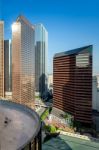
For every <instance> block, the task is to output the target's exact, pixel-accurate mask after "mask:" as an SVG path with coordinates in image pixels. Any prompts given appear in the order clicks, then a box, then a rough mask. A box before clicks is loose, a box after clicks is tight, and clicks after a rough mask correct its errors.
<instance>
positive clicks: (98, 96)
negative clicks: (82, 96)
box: [92, 75, 99, 112]
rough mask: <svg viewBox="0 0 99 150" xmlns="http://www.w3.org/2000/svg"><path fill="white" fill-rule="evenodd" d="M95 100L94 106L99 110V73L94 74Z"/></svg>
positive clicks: (94, 108)
mask: <svg viewBox="0 0 99 150" xmlns="http://www.w3.org/2000/svg"><path fill="white" fill-rule="evenodd" d="M92 85H93V89H92V91H93V94H92V96H93V101H92V108H93V110H95V111H98V112H99V75H95V76H93V84H92Z"/></svg>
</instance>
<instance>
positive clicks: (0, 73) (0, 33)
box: [0, 21, 4, 97]
mask: <svg viewBox="0 0 99 150" xmlns="http://www.w3.org/2000/svg"><path fill="white" fill-rule="evenodd" d="M0 97H4V22H3V21H0Z"/></svg>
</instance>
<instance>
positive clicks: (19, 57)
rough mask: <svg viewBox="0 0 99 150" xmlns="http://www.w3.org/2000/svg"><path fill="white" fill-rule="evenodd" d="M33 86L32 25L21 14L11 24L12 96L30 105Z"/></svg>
mask: <svg viewBox="0 0 99 150" xmlns="http://www.w3.org/2000/svg"><path fill="white" fill-rule="evenodd" d="M34 88H35V46H34V27H33V26H32V25H31V23H29V21H27V19H26V18H25V17H23V16H19V17H18V18H17V20H16V22H15V23H14V24H13V25H12V98H13V101H15V102H18V103H22V104H25V105H29V106H31V104H32V102H33V101H34Z"/></svg>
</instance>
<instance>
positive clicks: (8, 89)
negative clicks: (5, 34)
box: [4, 40, 12, 96]
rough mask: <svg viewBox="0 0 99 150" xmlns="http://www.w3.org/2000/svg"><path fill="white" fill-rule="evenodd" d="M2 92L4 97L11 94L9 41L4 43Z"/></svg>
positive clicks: (10, 51)
mask: <svg viewBox="0 0 99 150" xmlns="http://www.w3.org/2000/svg"><path fill="white" fill-rule="evenodd" d="M4 91H5V96H7V95H9V92H12V48H11V40H5V41H4Z"/></svg>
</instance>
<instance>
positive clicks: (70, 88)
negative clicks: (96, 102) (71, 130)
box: [53, 46, 92, 124]
mask: <svg viewBox="0 0 99 150" xmlns="http://www.w3.org/2000/svg"><path fill="white" fill-rule="evenodd" d="M53 65H54V74H53V93H54V95H53V99H54V107H56V108H58V109H61V110H63V111H65V112H67V113H70V114H71V115H73V116H74V119H75V120H76V121H78V122H81V123H85V124H91V122H92V46H86V47H82V48H78V49H75V50H71V51H67V52H63V53H59V54H56V55H55V56H54V61H53Z"/></svg>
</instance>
